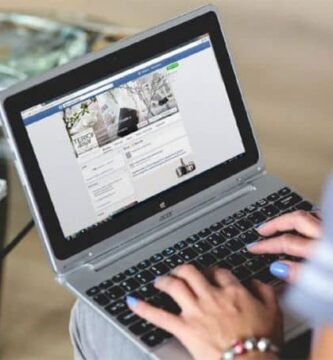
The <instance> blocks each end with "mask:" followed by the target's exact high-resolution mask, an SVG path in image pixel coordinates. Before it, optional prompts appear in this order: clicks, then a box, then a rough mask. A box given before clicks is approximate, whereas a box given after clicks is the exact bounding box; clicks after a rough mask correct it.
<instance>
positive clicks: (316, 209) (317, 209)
mask: <svg viewBox="0 0 333 360" xmlns="http://www.w3.org/2000/svg"><path fill="white" fill-rule="evenodd" d="M312 211H318V212H321V209H320V207H318V206H317V205H314V206H313V207H312Z"/></svg>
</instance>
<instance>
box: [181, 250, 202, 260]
mask: <svg viewBox="0 0 333 360" xmlns="http://www.w3.org/2000/svg"><path fill="white" fill-rule="evenodd" d="M179 255H180V257H181V258H182V259H183V260H185V261H186V262H189V261H191V260H193V259H194V258H195V257H196V256H197V255H198V253H197V252H196V251H194V250H193V249H192V248H188V249H185V250H183V251H180V252H179Z"/></svg>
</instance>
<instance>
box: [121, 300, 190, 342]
mask: <svg viewBox="0 0 333 360" xmlns="http://www.w3.org/2000/svg"><path fill="white" fill-rule="evenodd" d="M126 302H127V305H128V307H129V308H130V309H131V310H132V311H133V312H134V313H135V314H136V315H138V316H140V317H141V318H143V319H145V320H147V321H148V322H150V323H152V324H154V325H156V326H157V327H159V328H161V329H163V330H165V331H167V332H169V333H171V334H173V335H175V336H178V334H179V333H181V329H182V327H183V323H182V320H181V318H180V317H179V316H176V315H174V314H171V313H169V312H167V311H165V310H162V309H159V308H157V307H155V306H152V305H150V304H148V303H146V302H144V301H142V300H139V299H136V298H134V297H132V296H127V298H126Z"/></svg>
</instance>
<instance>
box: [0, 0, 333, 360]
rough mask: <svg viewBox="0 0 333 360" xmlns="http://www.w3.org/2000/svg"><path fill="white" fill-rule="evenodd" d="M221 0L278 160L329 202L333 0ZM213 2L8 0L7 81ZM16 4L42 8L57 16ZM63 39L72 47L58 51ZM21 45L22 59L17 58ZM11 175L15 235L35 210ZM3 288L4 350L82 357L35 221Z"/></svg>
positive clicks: (3, 33)
mask: <svg viewBox="0 0 333 360" xmlns="http://www.w3.org/2000/svg"><path fill="white" fill-rule="evenodd" d="M212 2H213V3H214V4H216V5H217V6H218V8H219V10H220V13H221V15H222V19H223V24H224V30H225V34H226V38H227V41H228V43H229V48H230V50H231V53H232V56H233V59H234V63H235V67H236V70H237V72H238V76H239V80H240V85H241V87H242V89H243V92H244V95H245V100H246V102H247V105H248V108H249V110H250V112H251V115H252V119H253V123H254V128H255V132H256V134H257V137H258V140H259V143H260V144H261V150H262V152H263V155H264V158H265V160H266V164H267V168H268V170H269V171H271V172H272V173H274V174H275V175H277V176H279V177H282V178H284V179H285V180H286V181H288V182H290V183H291V184H293V185H294V186H295V187H296V188H297V189H298V190H299V191H300V192H303V193H304V194H305V195H306V196H308V197H309V198H310V199H312V200H313V201H315V202H319V200H320V192H321V187H322V185H323V183H324V181H325V178H326V176H327V175H328V173H329V172H330V169H331V167H332V153H333V152H332V149H333V139H332V134H333V121H332V115H333V102H332V94H333V71H332V59H333V2H332V1H331V0H316V1H313V0H293V1H290V0H280V1H275V0H251V1H249V0H220V1H212ZM203 4H206V2H204V1H199V0H177V1H176V0H169V1H161V0H122V1H114V0H95V1H93V2H92V1H90V0H71V1H65V0H58V1H56V0H48V1H44V0H29V1H18V0H2V1H1V3H0V13H3V14H0V88H1V85H2V87H3V88H4V87H6V86H9V85H11V84H12V83H14V82H16V81H21V80H22V79H24V78H25V77H27V76H32V75H34V70H33V69H31V67H30V66H31V62H33V63H34V64H35V65H36V67H38V69H37V70H36V72H40V71H44V70H45V69H46V68H47V67H52V66H54V65H56V64H57V63H64V62H66V61H69V60H70V58H71V57H76V56H80V55H81V54H82V53H84V52H87V51H91V50H96V49H99V48H102V47H104V46H107V45H108V43H110V42H112V41H115V40H117V39H119V38H121V37H123V36H127V35H130V34H132V33H135V32H136V31H139V30H143V29H145V28H147V27H149V26H152V25H156V24H158V23H159V22H161V21H164V20H167V19H169V18H170V17H173V16H176V15H179V14H181V13H183V12H185V11H188V10H190V9H193V8H195V7H198V6H200V5H203ZM13 13H15V14H17V13H21V14H33V15H39V16H42V17H43V18H44V19H45V18H46V19H47V21H45V20H40V19H38V18H36V17H20V16H17V15H13ZM51 20H52V21H51ZM54 21H57V23H56V24H55V23H54ZM58 22H61V23H65V24H66V26H67V27H66V26H64V25H60V26H59V23H58ZM15 24H16V25H15ZM14 25H15V26H16V27H15V26H14ZM27 28H29V31H27ZM36 29H37V30H36ZM38 31H39V32H40V33H41V34H42V35H41V37H40V38H38V39H39V40H38V41H40V43H38V44H37V45H36V44H31V43H30V42H31V41H33V40H32V38H30V35H31V34H32V33H34V36H35V35H36V33H37V32H38ZM37 35H38V34H37ZM48 36H49V37H50V38H48ZM37 37H38V36H37ZM50 39H51V40H52V41H53V42H54V43H52V42H51V41H50ZM59 42H60V43H61V44H62V46H64V47H66V46H68V49H67V50H66V51H64V52H61V53H58V52H57V49H58V48H59V46H58V44H59ZM46 44H47V46H49V47H47V46H46ZM50 44H54V47H53V48H52V49H51V48H50V47H51V45H50ZM43 46H46V51H44V53H43V51H42V50H40V47H41V48H43ZM34 47H36V48H37V50H38V51H37V50H36V48H34ZM32 49H34V50H32ZM39 50H40V51H41V52H39ZM29 52H30V53H29ZM12 53H15V54H16V57H15V59H13V58H10V59H9V57H10V56H9V55H10V54H12ZM27 53H28V55H27ZM32 54H35V56H36V57H37V59H36V58H34V57H32ZM26 55H27V57H26ZM29 56H30V57H29ZM8 59H9V60H10V61H9V60H8ZM19 59H20V60H22V59H24V61H21V62H18V61H17V60H19ZM41 59H43V60H41ZM37 65H38V66H37ZM1 76H2V77H1ZM1 81H2V83H1ZM0 177H1V174H0ZM8 183H9V195H8V201H9V203H8V206H9V217H8V223H7V226H6V229H7V232H6V238H7V239H11V238H12V237H13V236H14V235H15V234H16V233H17V231H18V230H19V229H20V228H21V227H22V226H23V225H24V224H25V223H26V222H27V221H28V220H29V219H30V214H29V210H28V209H27V205H26V201H25V198H24V196H23V194H22V191H21V187H20V184H19V181H18V179H17V176H16V173H15V171H14V170H13V168H12V166H11V165H10V162H9V181H8ZM0 296H1V311H0V331H1V332H0V358H1V359H15V360H20V359H27V360H28V359H34V360H38V359H50V360H51V359H70V358H71V357H72V349H71V345H70V340H69V336H68V330H67V329H68V319H69V314H70V309H71V306H72V304H73V302H74V299H73V297H71V295H69V294H68V293H67V292H66V291H65V290H63V289H62V288H61V287H60V286H59V285H57V284H56V283H55V282H54V279H53V274H52V273H51V271H50V269H49V267H48V265H47V261H46V258H45V257H44V254H43V252H42V250H41V247H40V244H39V239H38V237H37V235H36V232H35V231H32V232H31V233H30V234H29V236H28V237H27V238H26V239H25V240H24V242H23V243H22V244H20V245H19V247H18V248H17V249H15V251H14V252H13V253H12V254H11V255H10V256H9V257H8V258H7V260H6V262H5V263H4V267H3V274H2V285H1V293H0Z"/></svg>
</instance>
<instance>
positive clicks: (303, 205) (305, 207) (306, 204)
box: [295, 201, 313, 211]
mask: <svg viewBox="0 0 333 360" xmlns="http://www.w3.org/2000/svg"><path fill="white" fill-rule="evenodd" d="M312 208H313V205H312V204H311V203H309V202H308V201H302V202H301V203H299V204H297V205H296V206H295V209H296V210H305V211H311V210H312Z"/></svg>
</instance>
